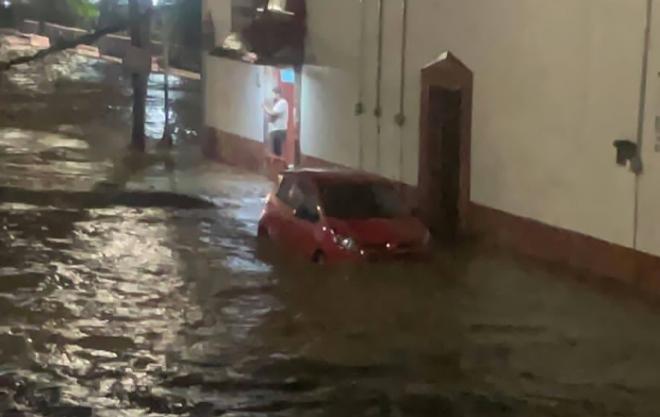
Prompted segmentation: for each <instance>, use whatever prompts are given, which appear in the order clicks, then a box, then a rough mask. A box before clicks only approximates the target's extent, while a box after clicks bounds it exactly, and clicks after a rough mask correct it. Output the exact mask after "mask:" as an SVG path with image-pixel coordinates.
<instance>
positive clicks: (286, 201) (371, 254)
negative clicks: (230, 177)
mask: <svg viewBox="0 0 660 417" xmlns="http://www.w3.org/2000/svg"><path fill="white" fill-rule="evenodd" d="M402 200H403V199H402V198H401V196H400V195H399V193H398V192H397V190H396V187H395V185H394V184H393V183H391V182H389V181H387V180H385V179H382V178H379V177H375V176H372V175H368V174H365V173H362V172H353V171H347V170H346V171H338V170H335V171H333V170H312V169H302V170H291V171H286V172H284V173H283V174H282V175H281V177H280V182H279V184H278V186H277V189H276V190H275V191H274V192H273V193H272V194H271V195H270V196H269V197H268V201H267V203H266V207H265V208H264V211H263V214H262V217H261V220H260V221H259V237H260V238H265V239H270V240H272V241H273V242H275V243H277V244H278V245H281V246H283V247H285V248H287V250H290V251H293V252H295V253H297V254H299V255H302V256H303V257H305V258H307V259H310V260H311V261H313V262H316V263H326V262H327V263H336V262H342V261H349V262H350V261H363V260H365V261H378V260H394V259H397V260H399V259H423V258H425V257H426V256H427V255H428V253H429V244H430V240H431V235H430V233H429V231H428V229H427V228H426V227H425V226H424V224H422V222H421V221H419V220H418V219H417V218H415V217H414V216H413V215H412V214H411V212H410V211H409V210H406V209H405V207H404V204H403V201H402Z"/></svg>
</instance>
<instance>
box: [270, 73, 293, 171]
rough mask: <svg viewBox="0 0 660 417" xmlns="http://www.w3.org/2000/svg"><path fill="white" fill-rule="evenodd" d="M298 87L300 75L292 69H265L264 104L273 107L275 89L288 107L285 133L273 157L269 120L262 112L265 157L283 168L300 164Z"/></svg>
mask: <svg viewBox="0 0 660 417" xmlns="http://www.w3.org/2000/svg"><path fill="white" fill-rule="evenodd" d="M300 85H301V80H300V75H299V73H298V71H296V70H295V69H294V68H292V67H289V68H276V67H265V70H264V86H265V94H266V97H265V99H264V102H265V103H267V104H268V105H270V106H272V105H273V102H272V100H273V96H272V92H273V89H274V88H276V87H277V88H279V89H280V91H281V93H282V98H283V99H284V100H285V101H286V103H287V106H288V112H287V113H288V120H287V123H286V125H287V131H286V137H285V139H284V141H283V143H282V148H281V154H280V155H275V154H274V152H273V150H274V146H273V143H272V141H271V140H272V138H271V137H270V135H269V122H270V118H269V117H268V116H267V114H266V113H265V112H264V119H263V129H264V143H265V145H266V155H267V156H268V157H269V158H270V159H272V160H277V161H279V162H280V163H281V164H283V166H284V167H286V166H291V165H298V164H299V163H300V117H299V114H300Z"/></svg>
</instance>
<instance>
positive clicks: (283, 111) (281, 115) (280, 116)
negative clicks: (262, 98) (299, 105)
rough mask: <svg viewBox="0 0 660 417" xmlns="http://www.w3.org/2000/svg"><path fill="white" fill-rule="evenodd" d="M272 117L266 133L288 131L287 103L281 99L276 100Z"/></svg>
mask: <svg viewBox="0 0 660 417" xmlns="http://www.w3.org/2000/svg"><path fill="white" fill-rule="evenodd" d="M273 113H274V115H273V116H272V117H271V118H270V122H269V123H268V131H269V132H275V131H277V130H285V131H286V130H288V129H289V103H288V102H287V101H286V100H285V99H283V98H281V99H279V100H277V103H275V106H273Z"/></svg>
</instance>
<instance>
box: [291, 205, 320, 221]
mask: <svg viewBox="0 0 660 417" xmlns="http://www.w3.org/2000/svg"><path fill="white" fill-rule="evenodd" d="M295 216H296V217H297V218H299V219H301V220H305V221H308V222H310V223H318V221H319V220H321V217H320V216H319V213H318V212H317V211H315V210H311V209H309V208H308V207H307V206H306V205H304V204H302V205H301V206H300V207H298V208H297V209H296V213H295Z"/></svg>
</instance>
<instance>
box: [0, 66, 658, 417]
mask: <svg viewBox="0 0 660 417" xmlns="http://www.w3.org/2000/svg"><path fill="white" fill-rule="evenodd" d="M64 57H68V58H67V59H64V58H60V59H56V58H53V59H51V61H50V62H47V63H44V64H43V65H42V64H37V65H35V66H34V67H27V68H25V67H21V68H18V69H16V70H14V71H13V72H12V73H10V74H4V75H2V76H0V77H2V81H0V82H1V83H2V84H1V85H0V87H1V89H2V90H1V91H0V94H1V97H2V100H0V196H1V197H2V198H1V199H0V229H1V230H0V415H2V416H10V415H11V416H18V415H46V416H88V415H97V416H143V415H152V416H156V415H190V416H211V415H225V416H328V417H330V416H331V417H343V416H347V417H349V416H350V417H353V416H388V417H389V416H392V417H398V416H466V417H467V416H488V417H491V416H521V417H534V416H561V417H569V416H576V417H577V416H598V417H605V416H657V415H660V398H659V397H658V396H657V395H656V393H657V392H658V389H660V373H658V371H657V364H658V363H660V314H659V311H658V310H657V309H656V308H655V307H652V306H649V305H648V304H644V303H642V302H640V301H637V300H635V299H634V298H629V297H624V296H621V295H617V294H616V293H607V292H604V291H602V290H600V289H597V288H592V287H590V286H587V285H584V284H580V283H579V282H577V281H576V280H574V279H572V278H570V277H569V276H566V275H565V274H563V273H556V272H551V271H550V270H547V269H545V268H543V267H542V266H540V265H536V264H534V263H532V262H529V261H525V260H521V259H515V258H512V257H509V256H506V255H503V254H497V253H484V252H481V251H478V250H476V249H474V248H470V247H465V248H460V249H455V250H447V249H439V250H438V252H437V254H436V256H435V259H434V260H433V261H432V262H431V263H429V264H422V265H381V266H364V267H356V268H351V269H341V270H323V269H320V268H318V267H314V266H312V265H308V264H306V263H304V262H299V261H297V260H292V259H289V258H287V257H285V256H282V255H281V254H280V253H279V252H275V253H274V254H275V257H274V259H275V260H274V261H273V260H272V259H273V257H272V256H270V257H268V258H267V259H270V261H266V260H265V259H263V258H261V257H260V256H258V254H257V244H256V243H257V242H256V224H257V219H258V216H259V214H260V210H261V205H262V199H263V198H264V196H265V195H266V193H267V192H268V191H269V188H270V184H269V183H268V182H267V181H266V180H265V179H263V178H261V177H259V176H256V175H253V174H249V173H245V172H241V171H239V170H235V169H232V168H229V167H225V166H221V165H217V164H214V163H211V162H205V161H203V160H202V158H201V156H200V155H199V144H198V143H197V135H196V131H197V130H198V126H199V101H198V100H199V82H196V81H189V80H175V92H174V93H173V100H174V111H175V114H174V120H175V122H176V125H177V127H178V130H177V147H176V150H175V152H174V154H173V157H172V160H168V159H167V158H165V159H163V161H165V162H163V163H161V161H160V159H158V158H157V157H154V158H155V159H154V160H152V161H151V162H148V163H144V166H143V167H142V169H141V170H139V171H135V172H134V171H131V174H130V175H121V172H123V171H125V170H122V169H121V167H122V164H124V163H126V162H125V161H123V159H122V158H121V157H118V155H119V156H121V155H123V149H124V148H125V146H126V144H127V140H128V137H129V132H130V122H129V121H130V112H129V106H130V90H128V83H127V81H126V80H125V79H124V78H122V76H121V69H120V67H119V66H117V65H115V64H109V63H106V62H103V61H94V60H89V59H87V58H82V57H78V56H73V55H65V56H64ZM150 86H151V88H150V97H149V111H148V114H149V126H148V131H149V134H150V135H151V136H152V137H159V135H160V134H161V133H162V121H161V119H162V111H161V110H160V109H161V106H162V93H160V92H159V91H161V89H162V77H159V76H157V75H154V76H152V81H151V83H150ZM154 153H155V154H157V152H154ZM122 161H123V162H122ZM168 161H169V162H168ZM118 166H119V167H120V168H118ZM118 171H119V172H120V174H118ZM172 192H177V193H185V194H188V195H189V196H190V197H189V198H184V197H181V196H179V195H176V194H172ZM270 254H271V255H273V253H270Z"/></svg>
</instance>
